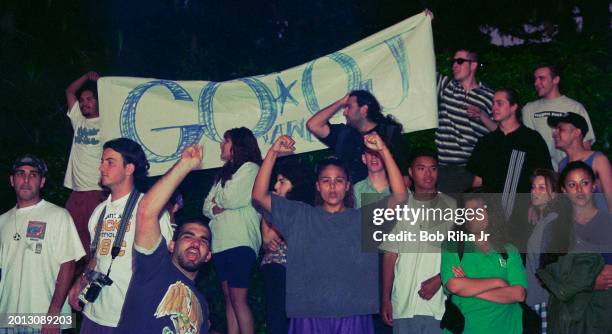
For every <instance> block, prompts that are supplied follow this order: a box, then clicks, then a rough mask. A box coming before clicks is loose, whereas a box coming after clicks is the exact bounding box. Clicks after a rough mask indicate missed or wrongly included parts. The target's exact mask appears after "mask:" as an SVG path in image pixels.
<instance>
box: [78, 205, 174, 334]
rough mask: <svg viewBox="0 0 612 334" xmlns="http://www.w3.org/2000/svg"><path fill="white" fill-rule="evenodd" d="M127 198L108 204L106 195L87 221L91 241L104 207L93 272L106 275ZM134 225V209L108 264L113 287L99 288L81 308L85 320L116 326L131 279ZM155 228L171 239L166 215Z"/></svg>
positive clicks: (165, 214)
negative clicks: (115, 254) (97, 294)
mask: <svg viewBox="0 0 612 334" xmlns="http://www.w3.org/2000/svg"><path fill="white" fill-rule="evenodd" d="M142 196H143V195H141V196H140V199H139V201H140V200H142ZM128 198H129V194H127V195H125V196H123V197H122V198H119V199H116V200H114V201H111V196H110V195H109V196H108V199H107V200H106V201H105V202H102V203H100V205H98V207H96V209H95V210H94V212H93V214H92V215H91V218H90V219H89V232H90V235H91V239H92V240H94V237H95V229H96V226H97V224H98V217H99V216H100V214H101V213H102V210H103V209H104V207H106V212H105V215H104V219H103V225H102V231H101V233H100V240H99V242H98V246H97V248H96V253H95V257H96V267H95V268H94V270H95V271H98V272H101V273H106V272H107V271H108V268H109V266H110V265H111V259H112V257H111V249H112V246H113V243H114V242H115V237H116V236H117V232H118V229H119V225H120V222H121V217H122V216H123V210H124V208H125V205H126V204H127V200H128ZM136 207H138V206H136ZM135 223H136V209H134V211H133V212H132V215H131V216H130V219H129V224H128V227H127V229H126V232H125V236H124V238H123V247H122V248H121V251H120V253H119V255H118V256H117V257H116V258H115V260H114V261H113V262H112V269H111V273H110V275H109V276H110V278H111V279H112V280H113V284H112V285H110V286H105V287H104V288H102V291H101V292H100V295H99V296H98V299H97V300H96V301H95V302H93V303H88V304H87V305H85V307H84V309H83V313H84V314H85V315H86V316H87V318H89V319H90V320H92V321H93V322H95V323H97V324H99V325H103V326H108V327H116V326H117V324H118V323H119V318H120V317H121V309H122V307H123V302H124V301H125V296H126V293H127V290H128V286H129V284H130V280H131V278H132V254H133V249H134V247H133V245H134V235H135V233H134V230H135V227H136V224H135ZM159 225H160V229H161V233H162V236H163V237H164V238H165V240H172V234H173V231H172V227H171V226H170V217H169V216H168V214H167V213H164V214H163V215H162V216H161V218H160V220H159Z"/></svg>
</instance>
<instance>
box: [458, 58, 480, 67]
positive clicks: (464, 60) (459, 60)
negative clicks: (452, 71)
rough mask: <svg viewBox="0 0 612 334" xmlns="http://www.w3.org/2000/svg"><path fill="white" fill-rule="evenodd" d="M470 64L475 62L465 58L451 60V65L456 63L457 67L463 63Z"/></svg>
mask: <svg viewBox="0 0 612 334" xmlns="http://www.w3.org/2000/svg"><path fill="white" fill-rule="evenodd" d="M466 61H467V62H468V63H471V62H475V60H471V59H465V58H454V59H453V64H454V63H457V65H463V63H465V62H466Z"/></svg>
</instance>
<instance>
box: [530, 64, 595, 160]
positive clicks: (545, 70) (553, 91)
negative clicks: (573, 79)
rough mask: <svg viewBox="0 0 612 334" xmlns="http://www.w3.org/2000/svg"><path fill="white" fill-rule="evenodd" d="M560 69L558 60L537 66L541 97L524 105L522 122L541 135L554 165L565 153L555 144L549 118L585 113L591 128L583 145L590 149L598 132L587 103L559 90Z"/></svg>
mask: <svg viewBox="0 0 612 334" xmlns="http://www.w3.org/2000/svg"><path fill="white" fill-rule="evenodd" d="M560 84H561V69H560V68H559V66H557V65H555V64H542V65H538V67H536V69H535V71H534V72H533V86H534V88H535V90H536V93H537V94H538V96H539V97H540V99H538V100H535V101H531V102H529V103H527V104H525V107H523V124H524V125H525V126H526V127H528V128H530V129H533V130H536V131H537V132H539V133H540V134H541V135H542V138H544V141H545V142H546V145H547V146H548V151H549V152H550V157H551V161H552V165H553V167H554V168H557V166H558V165H559V162H560V161H561V159H563V158H564V156H565V155H564V154H563V152H562V151H561V150H559V149H556V148H555V143H554V141H553V138H552V133H551V129H550V127H548V124H547V119H548V118H549V117H551V116H559V115H563V113H565V112H573V113H576V114H579V115H581V116H582V117H584V119H585V120H586V122H587V124H588V128H589V132H588V133H587V132H584V144H583V145H584V146H585V148H586V149H590V148H591V145H592V144H593V143H595V133H594V131H593V127H592V126H591V121H590V120H589V114H588V113H587V111H586V109H585V108H584V106H583V105H582V104H581V103H580V102H578V101H575V100H572V99H570V98H569V97H567V96H565V95H563V94H562V93H561V91H560Z"/></svg>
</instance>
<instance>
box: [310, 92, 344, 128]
mask: <svg viewBox="0 0 612 334" xmlns="http://www.w3.org/2000/svg"><path fill="white" fill-rule="evenodd" d="M348 98H349V96H348V95H346V96H344V97H342V98H341V99H339V100H338V101H336V102H334V103H332V104H330V105H329V106H327V107H325V108H324V109H322V110H319V111H318V112H317V113H316V114H314V115H313V116H312V117H310V119H309V120H308V122H306V126H307V127H308V131H310V132H312V134H314V135H315V136H316V137H317V138H319V139H322V138H327V136H328V135H329V131H330V130H329V124H328V122H329V120H330V119H331V118H332V117H333V116H334V115H335V114H336V113H337V112H338V110H340V109H342V108H344V106H346V104H347V101H348Z"/></svg>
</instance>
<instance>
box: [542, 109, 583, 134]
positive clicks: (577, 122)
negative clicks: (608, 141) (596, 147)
mask: <svg viewBox="0 0 612 334" xmlns="http://www.w3.org/2000/svg"><path fill="white" fill-rule="evenodd" d="M547 122H548V126H550V127H553V128H554V127H556V126H557V124H559V123H569V124H571V125H573V126H575V127H576V128H578V129H580V131H582V136H586V134H587V132H589V125H588V124H587V121H586V119H584V117H582V116H580V115H578V114H576V113H573V112H567V113H565V115H564V116H549V117H548V120H547Z"/></svg>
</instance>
